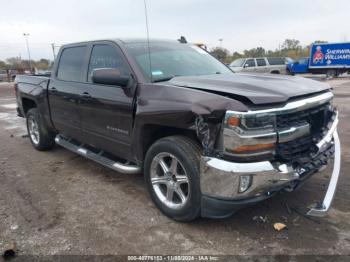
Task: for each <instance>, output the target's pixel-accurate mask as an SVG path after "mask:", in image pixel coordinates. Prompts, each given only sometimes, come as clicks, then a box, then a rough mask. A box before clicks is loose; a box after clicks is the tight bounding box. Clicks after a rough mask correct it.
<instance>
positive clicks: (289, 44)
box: [282, 39, 302, 50]
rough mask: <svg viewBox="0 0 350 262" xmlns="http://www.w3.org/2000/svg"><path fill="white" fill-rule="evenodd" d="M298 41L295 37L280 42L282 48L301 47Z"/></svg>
mask: <svg viewBox="0 0 350 262" xmlns="http://www.w3.org/2000/svg"><path fill="white" fill-rule="evenodd" d="M301 48H302V47H301V45H300V41H299V40H296V39H286V40H284V42H283V44H282V49H285V50H291V49H294V50H296V49H301Z"/></svg>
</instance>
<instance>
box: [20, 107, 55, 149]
mask: <svg viewBox="0 0 350 262" xmlns="http://www.w3.org/2000/svg"><path fill="white" fill-rule="evenodd" d="M26 117H27V131H28V136H29V140H30V142H31V143H32V145H33V147H34V148H35V149H37V150H39V151H45V150H49V149H52V148H53V147H54V145H55V134H54V132H52V131H51V130H50V129H49V128H48V127H47V126H46V124H45V123H44V121H43V120H42V117H41V115H40V113H39V110H38V109H37V108H32V109H30V110H29V111H28V112H27V114H26Z"/></svg>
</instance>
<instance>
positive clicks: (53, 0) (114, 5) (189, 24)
mask: <svg viewBox="0 0 350 262" xmlns="http://www.w3.org/2000/svg"><path fill="white" fill-rule="evenodd" d="M1 1H4V3H2V4H1V6H2V10H1V15H0V29H1V30H0V60H4V59H6V58H8V57H14V56H21V57H22V59H27V58H28V52H27V48H26V42H25V38H24V36H23V33H28V34H29V36H28V43H29V48H30V53H31V57H32V59H40V58H47V59H53V52H52V47H51V44H52V43H54V44H55V46H56V49H57V48H58V47H59V46H60V45H62V44H64V43H70V42H78V41H84V40H95V39H106V38H107V39H109V38H118V37H121V38H122V37H138V38H140V37H142V38H143V37H146V27H145V12H144V11H145V10H144V1H143V0H50V1H47V0H31V1H28V0H15V1H5V0H1ZM146 1H147V10H148V20H149V33H150V37H151V38H164V39H178V38H179V37H180V36H181V35H183V36H185V37H186V38H187V40H188V41H189V42H202V43H206V44H207V46H208V47H209V48H212V47H215V46H220V45H221V46H222V47H224V48H227V49H228V50H229V51H230V52H233V51H238V52H242V51H243V50H245V49H250V48H253V47H257V46H262V47H264V48H265V49H273V50H274V49H277V48H278V47H279V45H280V44H282V42H283V40H284V39H286V38H294V39H298V40H300V42H301V43H302V44H303V45H307V44H309V43H311V42H313V41H314V40H327V41H329V42H342V41H350V22H349V11H350V1H349V0H333V1H330V0H314V1H305V0H293V1H287V0H245V1H241V0H240V1H238V0H211V1H209V0H146ZM5 2H6V3H5ZM219 39H223V40H222V42H221V44H220V42H219Z"/></svg>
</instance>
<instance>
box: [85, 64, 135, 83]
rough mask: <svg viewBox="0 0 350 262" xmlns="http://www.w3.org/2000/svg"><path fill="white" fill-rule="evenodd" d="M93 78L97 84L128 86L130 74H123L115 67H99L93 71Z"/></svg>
mask: <svg viewBox="0 0 350 262" xmlns="http://www.w3.org/2000/svg"><path fill="white" fill-rule="evenodd" d="M91 80H92V82H93V83H95V84H103V85H113V86H121V87H126V86H127V85H128V83H129V81H130V76H122V75H121V74H120V71H119V70H118V69H115V68H98V69H94V70H93V71H92V76H91Z"/></svg>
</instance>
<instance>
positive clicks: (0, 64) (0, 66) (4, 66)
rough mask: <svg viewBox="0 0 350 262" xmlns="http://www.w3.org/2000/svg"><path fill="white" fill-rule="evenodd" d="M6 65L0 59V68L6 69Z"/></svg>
mask: <svg viewBox="0 0 350 262" xmlns="http://www.w3.org/2000/svg"><path fill="white" fill-rule="evenodd" d="M7 68H8V65H7V64H6V63H5V62H4V61H1V60H0V69H7Z"/></svg>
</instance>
